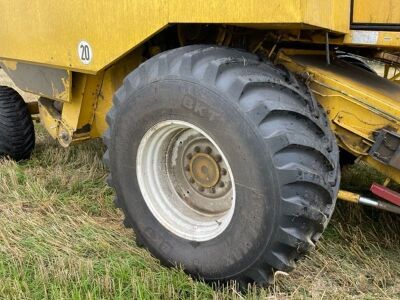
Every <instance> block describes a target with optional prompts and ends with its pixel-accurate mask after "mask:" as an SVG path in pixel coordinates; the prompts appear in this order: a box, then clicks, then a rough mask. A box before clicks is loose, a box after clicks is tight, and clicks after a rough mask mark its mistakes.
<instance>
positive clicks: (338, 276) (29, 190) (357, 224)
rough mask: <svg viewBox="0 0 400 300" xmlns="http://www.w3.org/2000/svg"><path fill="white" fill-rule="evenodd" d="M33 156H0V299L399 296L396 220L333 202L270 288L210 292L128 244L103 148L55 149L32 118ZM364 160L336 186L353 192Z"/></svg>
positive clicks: (363, 184)
mask: <svg viewBox="0 0 400 300" xmlns="http://www.w3.org/2000/svg"><path fill="white" fill-rule="evenodd" d="M37 129H38V131H37V132H38V136H37V147H36V150H35V152H34V154H33V157H32V160H30V161H27V162H23V163H20V164H16V163H14V162H11V161H7V160H3V161H1V162H0V299H71V298H72V299H110V298H112V299H129V298H130V299H132V298H139V299H178V298H180V299H183V298H184V299H243V298H244V299H259V298H268V299H275V298H278V299H286V298H294V299H304V298H316V299H321V298H323V299H346V298H359V299H398V298H400V222H399V221H400V218H399V217H398V216H395V215H391V214H386V213H381V212H377V211H373V210H367V209H364V208H361V207H357V206H354V205H350V204H346V203H340V205H338V209H337V210H336V212H335V214H334V217H333V220H332V222H331V223H330V225H329V227H328V229H327V231H326V233H325V234H324V236H323V238H322V240H321V242H320V243H319V244H318V247H317V249H316V250H315V251H313V252H312V253H311V254H310V255H309V257H308V258H306V259H305V260H303V261H302V262H300V263H299V265H298V268H297V269H296V270H295V271H294V272H293V273H291V274H290V275H288V276H286V275H284V274H277V275H276V283H275V284H274V285H273V286H272V287H270V288H269V289H256V288H253V289H252V290H251V291H249V292H248V293H247V294H246V295H240V294H238V293H237V292H236V291H235V289H234V288H233V287H232V286H227V287H225V288H224V289H222V290H214V289H212V288H211V287H210V286H208V285H206V284H204V283H202V282H196V281H194V280H192V279H191V278H190V277H189V276H187V275H186V274H185V273H184V272H182V271H181V270H179V269H167V268H164V267H163V266H161V265H160V264H159V262H158V261H157V260H156V259H154V258H153V257H152V256H151V255H150V254H149V253H148V252H147V251H145V250H143V249H140V248H138V247H137V246H136V245H135V243H134V242H133V236H132V232H131V231H130V230H126V229H124V228H123V227H122V226H121V224H122V216H121V214H120V212H119V211H118V210H116V209H114V208H113V205H112V199H113V192H112V191H111V190H110V189H109V188H108V187H106V184H105V182H104V179H105V176H106V170H105V169H104V166H103V164H102V162H101V156H102V153H103V147H102V145H101V142H100V141H93V142H89V143H86V144H82V145H79V146H75V147H72V148H69V149H62V148H60V147H59V146H58V145H56V143H55V142H53V141H51V140H50V138H49V137H47V135H46V134H45V133H44V130H43V129H42V128H41V127H40V126H38V127H37ZM370 179H374V180H377V181H380V180H381V178H380V176H379V174H376V173H374V172H372V171H371V170H369V169H368V168H366V167H364V166H355V167H353V168H352V169H350V170H347V172H346V173H345V176H344V180H343V184H344V186H345V187H346V188H352V189H356V190H360V191H364V190H366V189H367V183H368V181H369V180H370Z"/></svg>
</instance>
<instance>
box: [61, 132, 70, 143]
mask: <svg viewBox="0 0 400 300" xmlns="http://www.w3.org/2000/svg"><path fill="white" fill-rule="evenodd" d="M68 138H69V136H68V133H66V132H62V133H61V134H60V139H61V140H63V141H64V142H67V141H68Z"/></svg>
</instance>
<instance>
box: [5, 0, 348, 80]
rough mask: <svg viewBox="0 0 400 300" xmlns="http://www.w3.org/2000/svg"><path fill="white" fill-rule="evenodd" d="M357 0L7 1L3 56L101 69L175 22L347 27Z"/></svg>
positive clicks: (82, 69) (344, 29)
mask: <svg viewBox="0 0 400 300" xmlns="http://www.w3.org/2000/svg"><path fill="white" fill-rule="evenodd" d="M349 1H350V0H324V1H320V0H269V1H265V0H202V1H199V0H198V1H195V0H193V1H188V0H118V1H109V0H86V1H81V0H69V1H56V2H54V1H48V0H30V1H26V0H12V1H10V0H0V11H1V25H0V41H1V43H0V58H5V59H10V60H19V61H26V62H31V63H37V64H43V65H48V66H54V67H60V68H66V69H69V70H73V71H80V72H87V73H96V72H98V71H99V70H102V69H104V68H105V67H106V66H108V65H110V64H111V63H112V62H114V61H115V60H117V59H118V58H120V57H121V56H122V55H124V54H126V53H127V52H129V51H130V50H132V49H133V48H135V47H136V46H137V45H139V44H141V43H142V42H143V41H145V40H146V39H147V38H148V37H150V36H151V35H153V34H155V33H157V32H158V31H160V30H162V29H163V28H164V27H165V26H167V25H168V24H171V23H196V22H201V23H229V24H243V25H247V26H248V25H253V26H255V27H259V28H261V27H263V28H270V27H273V26H275V27H274V28H276V25H277V24H278V25H279V26H280V27H282V28H286V27H287V28H288V27H289V25H290V26H292V25H293V24H295V25H296V26H297V27H298V28H300V27H302V26H303V24H305V25H312V26H316V27H320V28H324V29H329V30H332V31H338V32H347V30H348V28H349V24H348V20H349V19H350V18H349V13H348V10H347V7H349V6H350V4H349ZM338 7H339V8H340V10H338ZM285 26H286V27H285ZM291 28H293V26H292V27H291ZM85 47H87V49H86V48H85ZM79 51H83V52H82V53H80V52H79ZM86 56H87V57H86ZM89 58H90V59H89Z"/></svg>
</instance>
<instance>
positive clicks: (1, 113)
mask: <svg viewBox="0 0 400 300" xmlns="http://www.w3.org/2000/svg"><path fill="white" fill-rule="evenodd" d="M34 147H35V130H34V126H33V122H32V118H31V116H30V114H29V111H28V108H27V105H26V103H25V102H24V99H22V97H21V95H20V94H18V92H16V91H15V90H13V89H12V88H10V87H7V86H0V157H4V156H6V157H9V158H11V159H13V160H16V161H19V160H23V159H28V158H29V157H30V156H31V153H32V150H33V148H34Z"/></svg>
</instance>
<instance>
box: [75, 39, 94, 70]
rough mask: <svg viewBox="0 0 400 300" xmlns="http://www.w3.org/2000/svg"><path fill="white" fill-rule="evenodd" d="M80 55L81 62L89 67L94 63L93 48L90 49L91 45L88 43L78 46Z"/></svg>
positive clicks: (81, 43) (82, 42)
mask: <svg viewBox="0 0 400 300" xmlns="http://www.w3.org/2000/svg"><path fill="white" fill-rule="evenodd" d="M78 55H79V59H80V61H81V62H82V63H83V64H85V65H88V64H90V62H91V61H92V57H93V52H92V47H90V44H89V43H88V42H86V41H81V42H80V43H79V45H78Z"/></svg>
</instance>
